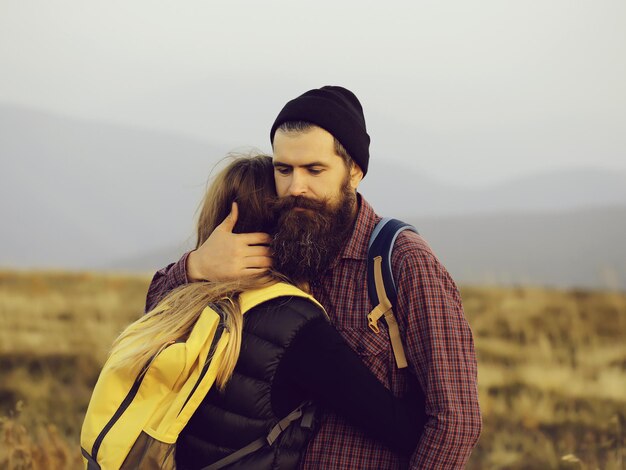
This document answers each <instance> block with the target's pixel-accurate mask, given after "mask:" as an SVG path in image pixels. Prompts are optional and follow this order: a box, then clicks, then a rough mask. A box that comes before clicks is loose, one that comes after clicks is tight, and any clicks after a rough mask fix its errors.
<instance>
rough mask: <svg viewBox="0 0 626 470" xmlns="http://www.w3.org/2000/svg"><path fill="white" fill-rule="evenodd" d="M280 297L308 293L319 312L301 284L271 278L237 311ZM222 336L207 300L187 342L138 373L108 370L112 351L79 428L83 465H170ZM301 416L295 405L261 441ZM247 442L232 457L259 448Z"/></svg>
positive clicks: (208, 380)
mask: <svg viewBox="0 0 626 470" xmlns="http://www.w3.org/2000/svg"><path fill="white" fill-rule="evenodd" d="M284 296H289V297H293V296H296V297H304V298H307V299H309V300H310V301H311V302H314V303H315V304H316V305H318V306H319V307H320V308H322V310H323V307H322V306H321V305H320V304H319V303H318V302H317V301H316V300H315V299H314V298H313V297H311V296H310V295H308V294H306V293H305V292H303V291H302V290H300V289H298V288H296V287H294V286H292V285H289V284H286V283H277V284H274V285H272V286H269V287H266V288H262V289H257V290H253V291H249V292H244V293H242V294H241V295H240V296H239V302H240V307H241V311H242V313H244V314H245V312H247V311H248V310H250V309H251V308H253V307H255V306H257V305H259V304H261V303H263V302H265V301H268V300H271V299H274V298H277V297H284ZM132 327H136V325H133V326H131V328H132ZM228 338H229V332H228V331H227V330H225V329H224V326H223V323H222V318H221V314H220V310H219V307H218V306H217V305H215V304H211V305H209V306H207V307H206V308H205V309H204V310H203V311H202V313H201V314H200V316H199V318H198V320H197V321H196V323H195V325H194V327H193V329H192V331H191V333H190V335H189V337H188V338H187V339H186V340H184V341H183V340H181V341H177V342H173V343H171V344H169V345H167V346H166V347H165V348H163V349H162V350H161V351H160V352H159V353H158V354H157V355H156V356H155V357H154V359H153V360H152V361H150V362H149V364H148V365H147V366H146V367H144V369H143V370H142V371H141V373H140V374H139V375H137V374H134V375H133V374H131V373H130V372H129V371H128V370H125V369H124V368H114V367H113V366H114V365H115V363H116V359H117V357H118V355H117V354H113V355H111V356H110V357H109V359H108V360H107V361H106V363H105V365H104V367H103V369H102V372H101V373H100V377H99V378H98V381H97V383H96V386H95V388H94V391H93V394H92V396H91V400H90V402H89V406H88V408H87V413H86V416H85V420H84V422H83V426H82V430H81V436H80V443H81V451H82V454H83V457H84V463H85V466H86V469H87V470H95V469H130V468H132V469H135V468H175V462H174V449H175V447H176V440H177V438H178V435H179V434H180V432H181V431H182V430H183V428H184V427H185V426H186V424H187V422H188V421H189V419H190V418H191V416H192V415H193V413H194V412H195V411H196V409H197V408H198V406H199V405H200V403H201V402H202V400H203V399H204V397H205V396H206V394H207V393H208V391H209V389H210V388H211V387H212V386H213V383H214V382H215V377H216V374H217V370H218V369H219V367H220V364H221V361H222V358H223V354H224V350H225V347H226V344H227V342H228ZM303 415H304V417H303V421H304V420H305V419H306V420H307V421H308V422H310V421H312V420H311V418H310V416H309V415H310V413H309V414H307V413H304V412H303V408H302V407H299V408H298V409H296V410H294V412H292V413H290V414H289V415H288V416H287V417H286V418H284V419H283V420H281V421H280V422H279V423H277V425H276V426H275V427H274V428H273V429H272V430H271V431H270V434H269V435H268V436H267V437H263V438H262V441H263V442H264V443H266V444H267V443H268V442H269V444H270V445H271V443H272V442H273V440H274V439H276V438H277V437H278V434H280V432H281V431H282V430H283V429H284V428H285V427H286V426H287V425H289V424H290V423H291V422H293V421H294V420H296V419H298V418H299V417H300V416H303ZM303 426H304V423H303ZM255 442H256V441H255ZM252 444H254V443H252ZM246 447H247V451H246V452H243V453H242V452H241V451H239V452H238V457H237V458H241V457H243V456H244V455H247V454H248V453H251V452H253V451H254V450H256V449H258V448H259V447H258V446H257V447H256V448H254V449H253V448H252V447H250V446H246ZM227 458H228V457H227ZM231 460H232V459H231ZM222 466H223V465H222ZM213 468H221V466H216V467H213Z"/></svg>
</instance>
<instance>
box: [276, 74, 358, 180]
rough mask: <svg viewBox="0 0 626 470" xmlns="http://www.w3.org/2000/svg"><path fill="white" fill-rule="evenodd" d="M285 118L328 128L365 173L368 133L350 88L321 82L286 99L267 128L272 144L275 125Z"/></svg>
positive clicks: (278, 124)
mask: <svg viewBox="0 0 626 470" xmlns="http://www.w3.org/2000/svg"><path fill="white" fill-rule="evenodd" d="M288 121H305V122H310V123H312V124H315V125H316V126H319V127H321V128H322V129H324V130H326V131H328V132H329V133H330V134H332V136H333V137H335V138H336V139H337V140H338V141H339V142H341V145H343V146H344V148H345V149H346V150H347V152H348V154H349V155H350V156H351V157H352V158H353V159H354V161H355V162H356V163H357V164H358V165H359V167H360V168H361V170H363V175H365V174H366V173H367V165H368V163H369V159H370V152H369V145H370V136H369V135H367V130H366V128H365V116H363V108H362V107H361V103H359V100H358V98H357V97H356V96H355V95H354V93H352V92H351V91H350V90H347V89H346V88H343V87H340V86H324V87H322V88H319V89H315V90H309V91H307V92H306V93H304V94H302V95H300V96H298V97H297V98H295V99H293V100H291V101H289V102H288V103H287V104H286V105H285V106H284V107H283V109H282V110H281V111H280V113H278V117H277V118H276V120H275V121H274V125H273V126H272V130H271V131H270V142H271V143H272V145H273V144H274V134H275V133H276V129H278V128H279V127H280V125H281V124H282V123H284V122H288Z"/></svg>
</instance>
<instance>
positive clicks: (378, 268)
mask: <svg viewBox="0 0 626 470" xmlns="http://www.w3.org/2000/svg"><path fill="white" fill-rule="evenodd" d="M382 261H383V258H382V256H377V257H375V258H374V283H375V285H376V295H377V296H378V302H379V304H378V305H377V306H376V307H374V309H373V310H372V311H371V312H370V313H369V314H368V315H367V322H368V326H369V327H370V329H371V330H372V331H374V332H375V333H379V332H380V328H379V327H378V320H379V319H380V317H384V319H385V322H387V327H388V328H389V339H390V340H391V349H392V350H393V355H394V357H395V359H396V365H397V366H398V369H404V368H406V367H408V363H407V360H406V354H405V352H404V346H403V345H402V338H401V337H400V328H398V322H397V320H396V317H395V316H394V314H393V310H392V308H391V302H390V301H389V297H387V292H386V291H385V282H384V281H383V270H382Z"/></svg>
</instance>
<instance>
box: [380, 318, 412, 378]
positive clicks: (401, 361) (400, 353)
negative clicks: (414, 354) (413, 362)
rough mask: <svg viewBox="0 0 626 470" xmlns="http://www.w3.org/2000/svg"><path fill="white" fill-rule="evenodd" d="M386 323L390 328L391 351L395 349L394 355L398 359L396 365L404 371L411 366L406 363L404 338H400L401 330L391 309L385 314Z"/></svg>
mask: <svg viewBox="0 0 626 470" xmlns="http://www.w3.org/2000/svg"><path fill="white" fill-rule="evenodd" d="M385 321H386V322H387V326H388V327H389V339H390V340H391V349H393V355H394V356H395V358H396V364H397V366H398V369H404V368H406V367H408V366H409V364H408V363H407V361H406V354H405V353H404V346H403V345H402V338H401V337H400V328H398V322H397V320H396V317H395V315H394V314H393V310H391V309H389V310H388V311H387V313H385Z"/></svg>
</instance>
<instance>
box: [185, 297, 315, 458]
mask: <svg viewBox="0 0 626 470" xmlns="http://www.w3.org/2000/svg"><path fill="white" fill-rule="evenodd" d="M324 315H325V314H324V312H323V311H322V310H320V309H319V308H318V307H317V306H316V305H315V304H313V303H312V302H310V301H308V300H306V299H302V298H296V297H281V298H277V299H273V300H271V301H268V302H265V303H263V304H261V305H259V306H257V307H254V308H253V309H251V310H250V311H249V312H247V313H246V314H245V315H244V326H243V335H242V336H243V337H242V344H241V354H240V356H239V359H238V361H237V365H236V366H235V371H234V374H233V376H232V378H231V380H230V381H229V382H228V384H227V385H226V387H225V388H224V390H223V391H221V392H220V391H218V390H217V387H213V388H212V389H211V390H210V391H209V393H208V394H207V396H206V397H205V399H204V400H203V402H202V403H201V405H200V406H199V408H198V409H197V410H196V412H195V414H194V415H193V417H192V418H191V420H190V421H189V423H188V424H187V426H186V428H185V429H184V430H183V432H182V433H181V434H180V436H179V438H178V442H177V445H176V464H177V467H178V468H179V469H181V470H188V469H197V468H202V467H204V466H207V465H209V464H211V463H213V462H216V461H218V460H220V459H221V458H223V457H226V456H227V455H229V454H231V453H233V452H235V451H237V450H239V449H241V448H242V447H244V446H246V445H247V444H249V443H250V442H252V441H254V440H256V439H258V438H259V437H264V436H266V435H267V433H268V432H269V430H270V429H271V428H272V427H273V426H274V425H275V424H276V423H277V422H278V421H279V420H280V419H281V418H283V417H284V416H286V415H287V414H289V412H291V411H292V410H293V409H295V408H296V407H297V406H298V405H299V404H300V403H302V402H303V401H305V400H306V399H307V396H306V392H305V391H302V390H300V389H298V388H297V387H295V386H293V385H290V383H289V377H286V376H285V375H284V374H280V373H279V374H278V375H277V374H276V372H277V371H278V370H279V365H280V362H281V359H282V357H283V355H284V353H285V351H286V349H287V348H288V347H289V345H290V344H291V342H292V341H293V339H294V338H295V337H296V335H297V334H298V332H299V331H301V329H302V328H303V327H305V326H306V325H307V324H308V323H309V322H311V321H312V320H318V319H320V318H321V317H324ZM275 379H276V380H275ZM310 434H311V431H310V430H306V429H304V428H302V427H301V426H299V425H298V424H297V423H294V424H292V425H291V426H289V427H288V428H287V429H286V430H285V431H284V432H283V433H282V434H281V435H280V436H279V438H278V439H277V440H276V442H274V445H273V446H272V447H269V446H266V447H264V448H263V449H261V450H259V451H257V452H255V453H254V454H251V455H249V456H246V457H244V458H243V459H241V460H239V461H237V462H235V463H233V464H232V465H230V466H229V467H227V468H228V469H233V470H234V469H238V470H241V469H254V470H264V469H281V470H284V469H292V468H293V469H295V468H297V467H298V462H299V460H300V456H301V454H302V451H303V450H304V447H305V445H306V442H307V441H308V438H309V437H310Z"/></svg>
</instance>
